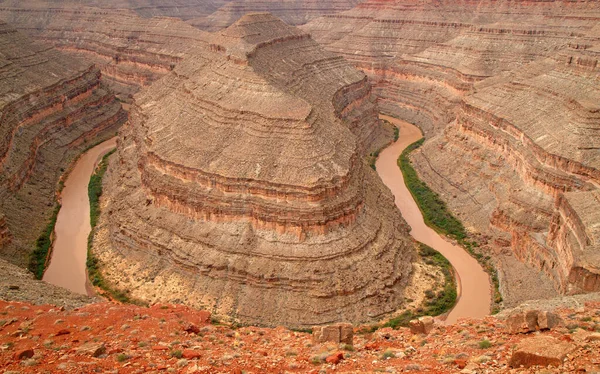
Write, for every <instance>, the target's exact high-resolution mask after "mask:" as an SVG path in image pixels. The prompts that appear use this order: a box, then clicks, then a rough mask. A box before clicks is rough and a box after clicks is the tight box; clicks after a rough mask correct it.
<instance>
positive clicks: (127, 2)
mask: <svg viewBox="0 0 600 374" xmlns="http://www.w3.org/2000/svg"><path fill="white" fill-rule="evenodd" d="M227 2H228V0H60V1H52V0H32V1H27V4H22V3H23V2H22V1H19V0H0V7H13V8H14V7H26V8H35V9H45V10H49V8H54V9H56V8H57V7H64V8H73V7H80V6H88V7H94V8H102V9H120V10H121V9H129V10H132V11H134V12H135V13H137V14H138V15H140V16H142V17H145V18H149V17H161V16H162V17H176V18H181V19H184V20H185V19H190V18H195V17H202V16H207V15H209V14H211V13H213V12H214V11H216V10H217V9H218V8H219V7H220V6H222V5H224V4H226V3H227Z"/></svg>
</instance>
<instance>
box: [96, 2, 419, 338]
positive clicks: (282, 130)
mask: <svg viewBox="0 0 600 374" xmlns="http://www.w3.org/2000/svg"><path fill="white" fill-rule="evenodd" d="M377 113H378V109H377V106H376V103H375V99H374V97H373V96H372V94H371V87H370V85H369V83H368V81H367V79H366V76H365V75H364V74H363V73H361V72H359V71H357V70H356V69H354V68H353V67H352V66H351V65H350V64H348V63H347V62H346V61H345V60H343V59H342V58H340V57H339V56H337V55H334V54H331V53H328V52H325V51H323V50H322V49H321V48H320V47H319V46H318V44H317V43H316V42H314V41H313V40H312V39H311V38H310V36H309V35H307V34H305V33H303V32H301V31H300V30H298V29H296V28H293V27H289V26H287V25H286V24H284V23H283V22H282V21H280V20H279V19H277V18H275V17H273V16H271V15H269V14H262V13H258V14H251V15H246V16H244V17H242V18H241V19H240V20H238V21H237V22H236V23H235V24H233V25H232V26H230V27H229V28H227V29H224V30H222V31H220V32H218V33H216V34H214V35H213V36H212V39H211V41H210V43H209V46H208V47H207V48H204V47H202V46H201V47H200V50H199V51H198V55H197V56H196V57H195V58H189V59H185V60H184V61H183V62H181V63H180V64H179V65H177V67H175V69H174V70H173V71H172V72H170V73H169V74H168V75H166V76H165V77H164V78H163V79H161V80H159V81H157V82H155V83H154V84H153V85H152V86H151V87H149V88H146V89H144V90H143V91H141V92H140V93H139V94H138V95H136V97H135V100H134V103H133V105H132V111H131V119H130V121H129V122H128V123H127V124H126V125H125V126H124V127H123V129H122V131H121V134H120V138H119V147H118V153H117V154H116V156H115V157H114V158H113V159H112V161H111V165H110V167H109V171H108V172H107V174H106V176H105V191H106V193H105V194H104V195H103V200H102V215H101V217H100V220H99V223H98V226H97V231H96V234H95V237H94V242H93V251H94V253H95V255H96V257H97V258H98V259H99V261H100V263H101V268H102V271H103V275H104V277H105V278H106V279H107V280H108V281H109V282H110V283H111V284H112V285H113V286H114V287H115V288H117V289H123V290H127V291H128V292H129V294H130V296H132V297H134V298H138V299H142V300H146V301H149V302H152V303H154V302H159V301H162V302H177V303H186V304H188V305H192V306H194V307H204V308H208V309H209V310H211V311H213V312H215V313H217V314H219V315H224V316H228V317H230V318H232V319H235V320H238V321H240V322H243V323H250V324H259V325H273V326H274V325H281V324H283V325H287V326H295V327H302V326H311V325H314V324H325V323H330V322H334V321H342V320H344V321H354V322H359V321H370V320H373V319H377V318H380V317H381V316H383V315H386V314H388V313H391V312H394V311H395V310H397V309H398V308H399V307H401V305H403V292H404V291H403V290H404V287H405V286H406V284H407V281H408V280H409V278H410V274H411V268H412V266H411V263H412V260H413V257H414V247H413V243H412V241H411V240H410V239H409V235H408V227H407V225H406V223H405V222H404V220H403V219H402V217H401V216H400V214H399V212H398V211H397V209H396V208H395V206H394V201H393V196H392V194H391V193H390V191H389V190H387V189H386V188H385V186H384V185H383V184H382V182H381V181H380V180H379V178H378V177H377V175H376V174H375V173H374V172H373V171H372V170H371V169H370V168H369V167H368V165H367V164H366V163H365V162H364V161H363V155H364V153H363V152H364V150H365V149H368V148H369V147H371V146H372V143H373V141H375V139H377V138H378V133H379V132H381V131H382V126H381V125H380V123H379V120H378V119H377Z"/></svg>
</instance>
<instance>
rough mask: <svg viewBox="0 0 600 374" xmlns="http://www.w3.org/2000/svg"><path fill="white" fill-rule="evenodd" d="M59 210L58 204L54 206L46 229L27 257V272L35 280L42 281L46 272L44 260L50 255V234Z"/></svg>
mask: <svg viewBox="0 0 600 374" xmlns="http://www.w3.org/2000/svg"><path fill="white" fill-rule="evenodd" d="M59 210H60V204H56V206H55V207H54V211H53V212H52V215H51V216H50V220H49V222H48V224H47V225H46V228H45V229H44V231H43V232H42V234H41V235H40V237H39V238H38V239H37V241H36V242H35V249H34V250H33V252H32V253H31V255H30V256H29V271H31V272H32V273H33V274H34V275H35V277H36V278H37V279H42V277H43V276H44V271H46V263H47V261H46V260H47V259H48V255H49V254H50V247H51V246H52V233H53V232H54V226H55V225H56V218H57V217H58V211H59Z"/></svg>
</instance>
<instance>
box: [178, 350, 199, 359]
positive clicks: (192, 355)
mask: <svg viewBox="0 0 600 374" xmlns="http://www.w3.org/2000/svg"><path fill="white" fill-rule="evenodd" d="M181 356H182V357H183V358H186V359H188V360H194V359H198V358H200V357H201V356H202V355H201V354H200V352H198V351H195V350H193V349H184V350H183V353H182V355H181Z"/></svg>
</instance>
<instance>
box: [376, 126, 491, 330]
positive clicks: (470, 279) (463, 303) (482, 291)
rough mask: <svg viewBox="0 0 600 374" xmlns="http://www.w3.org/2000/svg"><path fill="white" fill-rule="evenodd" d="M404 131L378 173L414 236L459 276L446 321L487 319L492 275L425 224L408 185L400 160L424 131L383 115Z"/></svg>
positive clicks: (383, 154)
mask: <svg viewBox="0 0 600 374" xmlns="http://www.w3.org/2000/svg"><path fill="white" fill-rule="evenodd" d="M380 118H382V119H385V120H387V121H389V122H391V123H392V124H394V125H395V126H396V127H398V128H399V129H400V137H399V139H398V141H397V142H395V143H394V144H392V145H390V146H389V147H387V148H386V149H384V150H383V151H382V152H381V153H380V154H379V158H378V159H377V162H376V164H375V166H376V168H377V173H378V174H379V176H380V177H381V179H382V180H383V183H385V184H386V185H387V186H388V188H389V189H390V190H392V192H393V193H394V196H395V198H396V206H397V207H398V208H399V209H400V212H401V213H402V216H403V217H404V219H405V220H406V222H407V223H408V224H409V226H410V227H411V231H410V234H411V235H412V237H413V238H415V239H416V240H417V241H419V242H421V243H425V244H427V245H428V246H430V247H432V248H434V249H435V250H437V251H438V252H440V253H441V254H442V255H444V257H446V258H447V259H448V261H450V263H451V264H452V266H453V267H454V270H455V274H456V277H457V284H458V285H459V286H458V294H459V298H458V301H457V303H456V305H455V306H454V308H453V309H452V310H451V311H450V313H449V314H448V316H447V318H446V322H447V323H453V322H455V321H456V320H457V319H458V318H464V317H476V318H477V317H483V316H486V315H488V314H489V313H490V304H491V285H490V279H489V276H488V274H487V273H486V272H485V271H484V270H483V268H482V267H481V265H479V263H478V262H477V261H476V260H475V259H474V258H473V257H471V256H470V255H469V254H468V253H467V252H466V251H465V250H464V249H463V248H461V247H459V246H457V245H454V244H452V243H451V242H450V241H448V240H447V239H445V238H443V237H442V236H440V235H439V234H438V233H437V232H435V231H434V230H433V229H431V228H430V227H429V226H427V225H426V224H425V222H424V221H423V215H422V214H421V211H420V210H419V207H418V206H417V203H416V202H415V201H414V199H413V198H412V195H411V194H410V192H409V191H408V189H407V188H406V185H405V184H404V178H403V177H402V172H401V171H400V168H399V167H398V164H397V160H398V157H399V156H400V154H401V153H402V151H403V150H404V149H405V148H406V147H408V146H409V145H410V144H412V143H414V142H415V141H417V140H419V139H420V138H421V137H422V135H421V131H420V130H419V129H418V128H417V127H416V126H414V125H412V124H410V123H408V122H404V121H401V120H398V119H396V118H393V117H389V116H384V115H381V116H380Z"/></svg>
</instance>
